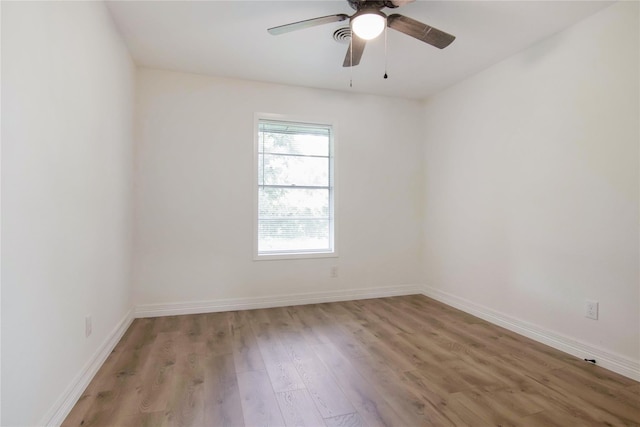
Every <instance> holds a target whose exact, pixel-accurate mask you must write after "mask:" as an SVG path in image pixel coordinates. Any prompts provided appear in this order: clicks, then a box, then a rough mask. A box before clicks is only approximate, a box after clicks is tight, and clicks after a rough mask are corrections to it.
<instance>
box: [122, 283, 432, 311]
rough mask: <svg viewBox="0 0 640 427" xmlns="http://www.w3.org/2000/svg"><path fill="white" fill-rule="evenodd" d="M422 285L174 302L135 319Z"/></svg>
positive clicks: (408, 291) (412, 290)
mask: <svg viewBox="0 0 640 427" xmlns="http://www.w3.org/2000/svg"><path fill="white" fill-rule="evenodd" d="M421 291H422V288H421V286H420V285H401V286H389V287H384V288H364V289H350V290H339V291H327V292H311V293H304V294H292V295H277V296H270V297H249V298H233V299H219V300H210V301H193V302H175V303H166V304H142V305H138V306H136V308H135V312H134V316H135V317H158V316H171V315H178V314H196V313H214V312H219V311H233V310H251V309H256V308H271V307H284V306H288V305H304V304H317V303H323V302H337V301H349V300H358V299H368V298H383V297H390V296H399V295H415V294H419V293H421Z"/></svg>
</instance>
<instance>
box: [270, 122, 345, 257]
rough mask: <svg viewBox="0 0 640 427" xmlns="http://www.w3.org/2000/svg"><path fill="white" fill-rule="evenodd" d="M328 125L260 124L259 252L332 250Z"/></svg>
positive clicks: (331, 195)
mask: <svg viewBox="0 0 640 427" xmlns="http://www.w3.org/2000/svg"><path fill="white" fill-rule="evenodd" d="M331 137H332V135H331V127H330V126H326V125H311V124H304V123H292V122H284V121H274V120H259V122H258V253H259V254H277V253H306V252H330V251H332V250H333V247H332V246H333V236H332V232H333V224H332V217H333V212H332V207H333V200H332V198H333V190H332V181H333V178H332V170H331V168H332V164H331Z"/></svg>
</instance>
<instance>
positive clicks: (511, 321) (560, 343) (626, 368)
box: [422, 286, 640, 381]
mask: <svg viewBox="0 0 640 427" xmlns="http://www.w3.org/2000/svg"><path fill="white" fill-rule="evenodd" d="M422 293H423V295H425V296H428V297H429V298H433V299H435V300H437V301H440V302H442V303H445V304H447V305H450V306H452V307H455V308H457V309H459V310H462V311H464V312H466V313H469V314H472V315H474V316H476V317H479V318H481V319H484V320H486V321H488V322H490V323H493V324H495V325H498V326H502V327H503V328H505V329H508V330H510V331H513V332H516V333H518V334H520V335H523V336H525V337H527V338H531V339H532V340H535V341H538V342H541V343H543V344H546V345H548V346H550V347H553V348H555V349H558V350H560V351H564V352H565V353H568V354H571V355H573V356H576V357H579V358H580V359H585V358H586V359H595V360H597V363H598V365H599V366H602V367H603V368H606V369H608V370H610V371H613V372H617V373H618V374H621V375H624V376H625V377H627V378H631V379H633V380H636V381H640V361H637V360H632V359H628V358H626V357H623V356H620V355H617V354H612V353H610V352H607V351H605V350H602V349H600V348H597V347H594V346H591V345H588V344H585V343H582V342H579V341H576V340H574V339H571V338H568V337H565V336H562V335H559V334H557V333H555V332H552V331H549V330H546V329H543V328H541V327H539V326H537V325H534V324H531V323H528V322H525V321H522V320H519V319H516V318H514V317H511V316H508V315H506V314H503V313H499V312H497V311H494V310H491V309H489V308H487V307H484V306H481V305H479V304H476V303H473V302H471V301H469V300H466V299H464V298H460V297H458V296H455V295H452V294H450V293H447V292H444V291H441V290H439V289H434V288H430V287H428V286H425V287H424V288H423V290H422Z"/></svg>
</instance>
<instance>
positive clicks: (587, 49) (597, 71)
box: [424, 2, 640, 366]
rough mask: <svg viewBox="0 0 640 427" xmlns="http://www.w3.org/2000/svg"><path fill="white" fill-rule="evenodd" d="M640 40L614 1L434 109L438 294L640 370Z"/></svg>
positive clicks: (428, 123) (429, 265) (430, 240)
mask: <svg viewBox="0 0 640 427" xmlns="http://www.w3.org/2000/svg"><path fill="white" fill-rule="evenodd" d="M638 36H639V29H638V3H637V2H621V3H617V4H614V5H613V6H611V7H609V8H607V9H605V10H603V11H602V12H599V13H598V14H596V15H594V16H592V17H590V18H588V19H587V20H585V21H583V22H581V23H579V24H577V25H576V26H574V27H571V28H569V29H568V30H565V31H563V32H561V33H559V34H557V35H555V36H553V37H551V38H549V39H547V40H545V41H543V42H541V43H539V44H536V45H535V46H532V47H531V48H529V49H527V50H525V51H523V52H521V53H519V54H517V55H515V56H513V57H511V58H509V59H507V60H505V61H503V62H501V63H499V64H497V65H495V66H493V67H491V68H489V69H487V70H485V71H484V72H482V73H480V74H478V75H476V76H474V77H472V78H470V79H468V80H466V81H464V82H462V83H460V84H457V85H456V86H453V87H451V88H449V89H448V90H445V91H444V92H441V93H440V94H438V95H436V96H434V97H433V98H432V99H430V100H429V101H428V102H427V103H426V104H425V112H424V119H425V126H424V128H425V132H426V134H425V143H424V147H425V153H424V160H425V168H426V171H425V175H426V176H425V178H426V188H425V194H426V201H425V234H424V235H425V256H424V267H425V277H426V281H427V285H428V286H430V287H431V288H434V289H436V290H437V291H439V292H444V293H446V294H448V295H452V296H454V297H459V298H463V299H466V300H469V301H472V302H473V303H475V304H477V305H480V306H484V307H485V308H488V309H490V310H494V311H496V312H498V313H501V314H504V315H506V316H509V317H512V318H515V319H519V320H521V321H525V322H529V323H531V324H534V325H537V327H540V328H542V329H544V330H548V331H552V332H554V333H557V334H560V335H564V336H567V337H570V338H572V339H575V340H577V341H579V342H582V343H585V344H588V345H590V346H592V347H595V348H599V349H603V350H605V351H607V352H611V353H614V354H617V355H619V356H622V357H624V358H626V359H628V360H631V361H635V363H636V366H638V365H637V363H638V361H639V360H640V342H639V335H640V334H639V329H640V294H639V286H640V285H639V272H638V262H639V250H638V239H639V235H640V233H639V231H640V229H639V212H638V205H639V182H638V181H639V175H638V169H639V163H638V154H639V151H638V148H639V141H640V135H639V117H640V109H639V84H638V80H639V75H640V74H639V65H638V64H639V58H638V55H639V37H638ZM585 299H593V300H597V301H599V302H600V319H599V320H598V321H594V320H590V319H586V318H585V317H584V303H585Z"/></svg>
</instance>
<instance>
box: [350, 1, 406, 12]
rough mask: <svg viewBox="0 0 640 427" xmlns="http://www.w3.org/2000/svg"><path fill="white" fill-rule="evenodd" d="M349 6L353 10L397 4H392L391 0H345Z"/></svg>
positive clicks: (393, 6)
mask: <svg viewBox="0 0 640 427" xmlns="http://www.w3.org/2000/svg"><path fill="white" fill-rule="evenodd" d="M347 3H349V6H351V8H352V9H354V10H361V9H369V8H370V9H378V10H380V9H382V8H384V7H389V8H396V7H398V6H397V5H395V4H393V2H392V1H391V0H347Z"/></svg>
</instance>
